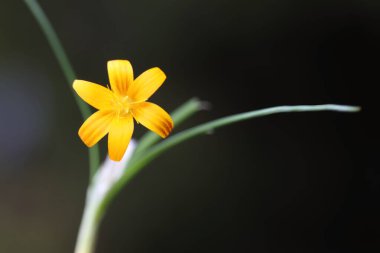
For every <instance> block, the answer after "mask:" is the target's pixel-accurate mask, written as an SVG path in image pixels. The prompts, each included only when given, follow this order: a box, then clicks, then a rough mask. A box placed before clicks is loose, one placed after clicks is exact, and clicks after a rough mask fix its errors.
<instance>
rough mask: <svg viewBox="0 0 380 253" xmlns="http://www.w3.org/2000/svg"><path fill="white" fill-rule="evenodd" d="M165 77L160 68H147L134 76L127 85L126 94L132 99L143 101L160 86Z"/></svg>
mask: <svg viewBox="0 0 380 253" xmlns="http://www.w3.org/2000/svg"><path fill="white" fill-rule="evenodd" d="M165 79H166V75H165V73H164V72H163V71H162V70H161V69H159V68H151V69H148V70H147V71H145V72H144V73H142V74H141V75H140V76H139V77H137V78H136V80H135V81H134V82H133V83H132V85H131V87H129V90H128V94H127V95H128V96H129V97H130V98H131V99H132V100H134V101H138V102H140V101H145V100H147V99H148V98H149V97H150V96H152V94H153V93H154V92H155V91H156V90H157V89H158V88H160V86H161V85H162V84H163V82H164V81H165Z"/></svg>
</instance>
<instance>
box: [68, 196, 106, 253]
mask: <svg viewBox="0 0 380 253" xmlns="http://www.w3.org/2000/svg"><path fill="white" fill-rule="evenodd" d="M92 195H93V194H92V192H91V189H89V190H88V194H87V200H86V205H85V208H84V213H83V217H82V221H81V224H80V228H79V233H78V238H77V244H76V246H75V251H74V253H92V252H94V249H95V242H96V237H97V233H98V227H99V222H100V220H101V218H100V217H99V216H98V209H99V206H100V201H101V200H100V199H95V198H94V197H93V196H92Z"/></svg>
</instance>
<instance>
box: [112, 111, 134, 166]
mask: <svg viewBox="0 0 380 253" xmlns="http://www.w3.org/2000/svg"><path fill="white" fill-rule="evenodd" d="M132 133H133V117H132V115H131V114H127V115H126V116H124V117H117V118H115V119H114V120H113V121H112V125H111V128H110V132H109V134H108V153H109V157H110V159H111V160H113V161H120V160H121V159H122V158H123V156H124V153H125V151H126V150H127V147H128V144H129V141H130V140H131V137H132Z"/></svg>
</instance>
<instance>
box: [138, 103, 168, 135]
mask: <svg viewBox="0 0 380 253" xmlns="http://www.w3.org/2000/svg"><path fill="white" fill-rule="evenodd" d="M132 114H133V116H134V117H135V119H136V121H137V122H139V123H141V124H142V125H144V126H145V127H146V128H148V129H149V130H151V131H153V132H155V133H156V134H158V135H159V136H161V137H162V138H165V137H166V136H168V135H169V133H170V132H171V130H172V129H173V120H172V118H171V117H170V115H169V114H168V113H167V112H166V111H165V110H164V109H162V108H161V107H159V106H158V105H156V104H153V103H149V102H142V103H138V104H135V105H134V106H133V108H132Z"/></svg>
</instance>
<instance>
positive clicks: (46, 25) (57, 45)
mask: <svg viewBox="0 0 380 253" xmlns="http://www.w3.org/2000/svg"><path fill="white" fill-rule="evenodd" d="M24 2H25V3H26V5H27V6H28V8H29V10H30V12H31V13H32V14H33V16H34V18H35V19H36V20H37V22H38V24H39V25H40V27H41V29H42V31H43V33H44V35H45V37H46V39H47V41H48V43H49V45H50V47H51V49H52V50H53V53H54V55H55V57H56V58H57V61H58V63H59V66H60V67H61V70H62V72H63V74H64V75H65V78H66V81H67V83H68V84H69V87H70V90H71V91H72V92H73V95H74V99H75V102H76V103H77V105H78V108H79V110H80V113H81V115H82V117H83V119H87V118H88V117H89V116H90V115H91V110H90V107H89V106H88V105H87V104H86V103H84V102H83V101H82V100H81V99H80V98H79V96H77V95H76V94H75V92H74V89H73V88H72V83H73V81H74V80H75V72H74V70H73V68H72V65H71V63H70V61H69V58H68V57H67V55H66V53H65V50H64V49H63V46H62V44H61V42H60V40H59V38H58V36H57V34H56V32H55V31H54V28H53V26H52V25H51V23H50V21H49V19H48V17H47V16H46V15H45V13H44V11H43V10H42V8H41V6H40V5H39V4H38V2H37V1H36V0H24ZM89 162H90V180H91V178H92V176H93V175H94V174H95V172H96V170H97V168H98V167H99V147H98V146H97V145H95V146H94V147H92V148H91V149H89Z"/></svg>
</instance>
